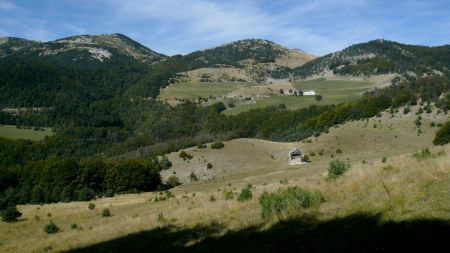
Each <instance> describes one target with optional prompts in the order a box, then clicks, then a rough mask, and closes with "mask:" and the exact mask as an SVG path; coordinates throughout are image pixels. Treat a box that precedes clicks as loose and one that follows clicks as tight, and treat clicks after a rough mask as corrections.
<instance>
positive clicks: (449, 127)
mask: <svg viewBox="0 0 450 253" xmlns="http://www.w3.org/2000/svg"><path fill="white" fill-rule="evenodd" d="M433 143H434V144H435V145H444V144H447V143H450V121H447V123H445V124H444V125H443V126H442V127H441V128H440V129H439V130H438V131H437V132H436V136H435V137H434V140H433Z"/></svg>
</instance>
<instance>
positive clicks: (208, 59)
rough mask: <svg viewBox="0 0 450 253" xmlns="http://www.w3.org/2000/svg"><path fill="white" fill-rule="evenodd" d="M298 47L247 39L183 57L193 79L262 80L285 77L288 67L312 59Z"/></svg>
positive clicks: (214, 80) (208, 80)
mask: <svg viewBox="0 0 450 253" xmlns="http://www.w3.org/2000/svg"><path fill="white" fill-rule="evenodd" d="M314 58H315V57H314V56H313V55H310V54H307V53H305V52H303V51H301V50H290V49H287V48H285V47H283V46H281V45H279V44H276V43H274V42H271V41H268V40H262V39H246V40H239V41H235V42H231V43H227V44H224V45H221V46H218V47H214V48H210V49H206V50H202V51H196V52H193V53H191V54H188V55H186V56H184V60H185V62H186V64H187V66H189V69H190V70H196V72H195V73H187V75H188V76H189V79H190V80H192V81H201V82H203V81H207V82H221V81H228V82H229V81H258V82H259V81H262V80H265V79H266V78H267V77H271V76H275V77H278V78H279V77H287V75H288V71H286V70H288V69H290V68H294V67H298V66H301V65H303V64H304V63H306V62H308V61H310V60H312V59H314Z"/></svg>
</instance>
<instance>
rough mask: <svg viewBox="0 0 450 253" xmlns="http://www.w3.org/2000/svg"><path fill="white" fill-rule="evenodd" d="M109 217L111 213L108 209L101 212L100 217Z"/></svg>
mask: <svg viewBox="0 0 450 253" xmlns="http://www.w3.org/2000/svg"><path fill="white" fill-rule="evenodd" d="M110 216H111V212H110V211H109V209H108V208H105V209H103V211H102V217H110Z"/></svg>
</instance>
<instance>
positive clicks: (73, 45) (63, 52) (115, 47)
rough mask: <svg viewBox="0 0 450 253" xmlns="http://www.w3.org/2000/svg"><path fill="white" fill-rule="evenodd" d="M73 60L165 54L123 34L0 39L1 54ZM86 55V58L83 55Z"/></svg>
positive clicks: (147, 59)
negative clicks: (35, 39) (50, 38)
mask: <svg viewBox="0 0 450 253" xmlns="http://www.w3.org/2000/svg"><path fill="white" fill-rule="evenodd" d="M74 55H75V56H78V57H75V58H71V60H72V61H88V60H89V59H93V60H97V61H100V62H103V61H105V60H109V59H111V58H112V57H113V58H114V57H115V56H121V57H129V58H132V59H134V60H136V61H140V62H148V63H155V62H158V61H161V60H162V59H164V58H165V57H166V56H164V55H162V54H159V53H156V52H154V51H152V50H150V49H148V48H147V47H145V46H143V45H141V44H139V43H137V42H135V41H133V40H131V39H130V38H128V37H126V36H125V35H122V34H103V35H97V36H93V35H80V36H73V37H68V38H63V39H59V40H55V41H51V42H36V41H29V40H24V39H20V38H10V37H4V38H1V39H0V57H40V58H44V59H52V58H65V57H73V56H74ZM85 56H87V57H86V58H83V57H85Z"/></svg>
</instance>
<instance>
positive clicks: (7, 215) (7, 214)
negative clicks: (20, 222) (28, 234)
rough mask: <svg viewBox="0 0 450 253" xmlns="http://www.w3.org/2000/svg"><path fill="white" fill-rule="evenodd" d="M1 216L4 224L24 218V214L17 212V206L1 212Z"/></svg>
mask: <svg viewBox="0 0 450 253" xmlns="http://www.w3.org/2000/svg"><path fill="white" fill-rule="evenodd" d="M1 216H2V221H4V222H16V221H17V218H19V217H20V216H22V213H21V212H19V211H18V210H17V207H16V206H8V207H7V208H6V209H4V210H2V211H1Z"/></svg>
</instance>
